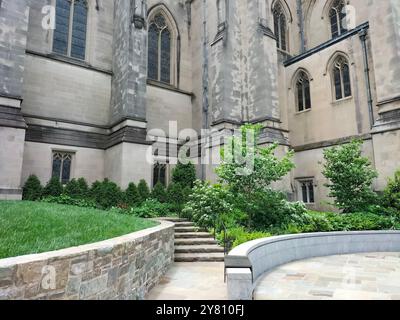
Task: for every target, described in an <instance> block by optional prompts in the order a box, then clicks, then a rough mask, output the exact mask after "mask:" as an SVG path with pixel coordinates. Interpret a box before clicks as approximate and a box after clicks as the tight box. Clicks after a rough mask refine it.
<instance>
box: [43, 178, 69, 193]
mask: <svg viewBox="0 0 400 320" xmlns="http://www.w3.org/2000/svg"><path fill="white" fill-rule="evenodd" d="M63 189H64V188H63V186H62V184H61V182H60V180H59V179H58V178H57V177H53V178H51V179H50V181H49V182H48V183H47V184H46V186H45V187H44V189H43V196H44V197H48V196H53V197H58V196H60V195H61V194H62V193H63V191H64V190H63Z"/></svg>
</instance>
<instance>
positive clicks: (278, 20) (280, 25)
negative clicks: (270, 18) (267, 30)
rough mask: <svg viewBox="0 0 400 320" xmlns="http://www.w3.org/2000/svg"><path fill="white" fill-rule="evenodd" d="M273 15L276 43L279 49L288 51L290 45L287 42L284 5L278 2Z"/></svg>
mask: <svg viewBox="0 0 400 320" xmlns="http://www.w3.org/2000/svg"><path fill="white" fill-rule="evenodd" d="M273 15H274V31H275V37H276V41H277V43H278V48H279V49H281V50H283V51H287V49H288V45H287V40H286V38H287V37H286V34H287V23H286V16H285V12H284V10H283V8H282V5H281V4H280V3H279V2H277V3H276V4H275V5H274V8H273Z"/></svg>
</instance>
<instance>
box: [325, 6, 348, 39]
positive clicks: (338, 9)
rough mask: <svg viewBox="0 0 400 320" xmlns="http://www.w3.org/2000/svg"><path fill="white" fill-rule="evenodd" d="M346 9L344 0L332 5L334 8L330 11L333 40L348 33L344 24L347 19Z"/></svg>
mask: <svg viewBox="0 0 400 320" xmlns="http://www.w3.org/2000/svg"><path fill="white" fill-rule="evenodd" d="M344 7H345V2H344V0H335V1H333V3H332V7H331V9H330V11H329V20H330V23H331V33H332V38H337V37H339V36H340V35H342V34H343V33H345V32H346V31H347V30H346V29H345V26H344V24H343V21H344V19H345V18H346V13H345V12H344Z"/></svg>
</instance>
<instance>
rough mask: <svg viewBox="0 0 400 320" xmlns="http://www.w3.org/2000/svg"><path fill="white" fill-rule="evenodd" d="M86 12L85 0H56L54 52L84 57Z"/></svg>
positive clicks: (82, 58) (78, 57)
mask: <svg viewBox="0 0 400 320" xmlns="http://www.w3.org/2000/svg"><path fill="white" fill-rule="evenodd" d="M87 13H88V4H87V0H57V1H56V29H55V30H54V39H53V51H54V52H56V53H60V54H63V55H66V56H70V57H73V58H77V59H81V60H84V59H85V54H86V28H87Z"/></svg>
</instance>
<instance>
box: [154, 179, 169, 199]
mask: <svg viewBox="0 0 400 320" xmlns="http://www.w3.org/2000/svg"><path fill="white" fill-rule="evenodd" d="M151 198H152V199H155V200H157V201H158V202H160V203H165V202H167V191H166V190H165V187H164V185H163V184H162V183H160V182H158V183H157V184H156V185H155V186H154V188H153V191H152V192H151Z"/></svg>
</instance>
